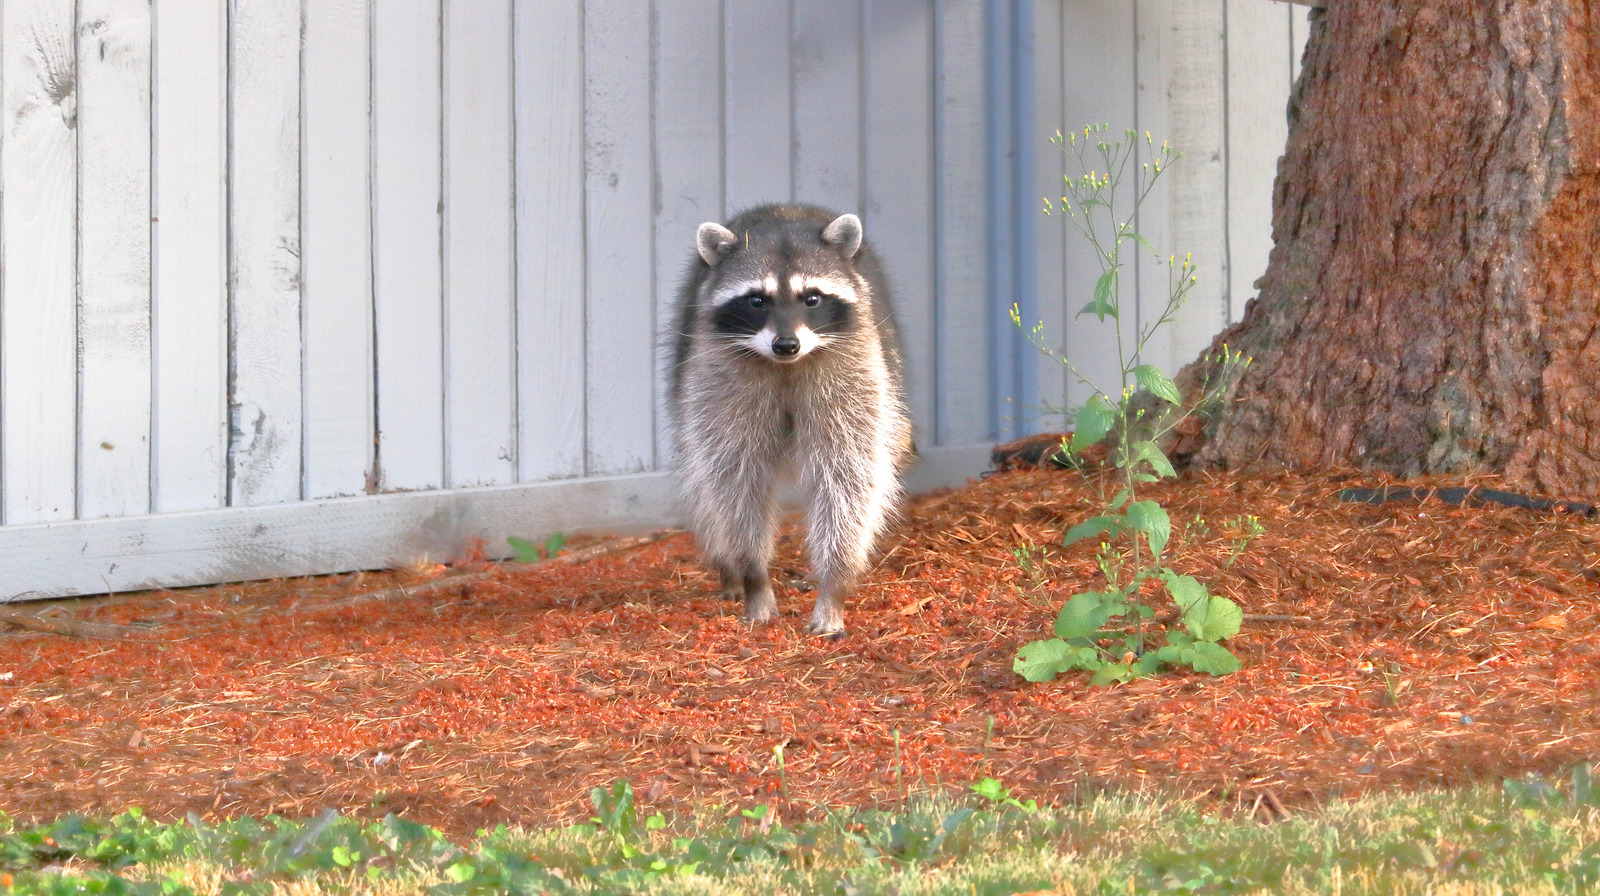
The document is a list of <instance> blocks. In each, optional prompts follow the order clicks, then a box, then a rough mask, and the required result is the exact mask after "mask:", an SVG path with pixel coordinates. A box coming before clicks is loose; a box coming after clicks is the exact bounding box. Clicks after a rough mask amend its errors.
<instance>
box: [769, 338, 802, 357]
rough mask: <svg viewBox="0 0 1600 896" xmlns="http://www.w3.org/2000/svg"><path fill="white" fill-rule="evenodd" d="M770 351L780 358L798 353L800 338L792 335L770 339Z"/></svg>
mask: <svg viewBox="0 0 1600 896" xmlns="http://www.w3.org/2000/svg"><path fill="white" fill-rule="evenodd" d="M772 353H773V354H774V355H777V356H778V357H780V358H789V357H793V356H795V355H798V354H800V340H799V339H798V338H797V337H794V336H779V337H778V338H777V339H774V340H772Z"/></svg>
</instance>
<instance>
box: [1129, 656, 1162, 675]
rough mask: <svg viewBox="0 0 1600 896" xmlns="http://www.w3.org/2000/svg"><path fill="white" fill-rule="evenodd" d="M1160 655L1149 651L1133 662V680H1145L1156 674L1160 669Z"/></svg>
mask: <svg viewBox="0 0 1600 896" xmlns="http://www.w3.org/2000/svg"><path fill="white" fill-rule="evenodd" d="M1161 663H1162V660H1161V654H1160V653H1159V652H1158V651H1154V650H1152V651H1149V652H1148V653H1146V654H1144V655H1143V656H1141V657H1139V658H1138V659H1136V660H1134V661H1133V674H1134V677H1135V678H1145V677H1148V676H1151V675H1154V674H1156V672H1158V671H1159V670H1160V669H1161Z"/></svg>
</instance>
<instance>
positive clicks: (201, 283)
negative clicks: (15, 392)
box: [151, 0, 365, 513]
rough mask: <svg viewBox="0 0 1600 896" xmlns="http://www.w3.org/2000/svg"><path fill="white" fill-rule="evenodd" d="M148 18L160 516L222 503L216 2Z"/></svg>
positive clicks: (221, 42)
mask: <svg viewBox="0 0 1600 896" xmlns="http://www.w3.org/2000/svg"><path fill="white" fill-rule="evenodd" d="M154 16H155V23H154V33H155V58H154V64H155V78H154V81H153V83H154V106H155V108H154V111H153V113H152V114H153V116H154V121H155V129H154V136H153V141H152V142H153V156H154V158H153V166H154V180H155V184H154V192H155V207H154V213H153V216H154V218H155V223H154V224H153V225H152V243H153V245H152V254H151V265H152V273H153V284H152V304H153V315H152V320H151V328H152V338H153V340H154V347H153V357H154V368H155V369H154V377H153V379H154V385H153V389H154V393H155V407H154V410H153V413H154V420H153V423H152V429H153V430H154V435H153V439H152V443H151V454H152V460H151V477H152V486H151V509H152V510H153V511H155V512H157V513H169V512H174V511H181V510H207V509H210V508H214V507H220V506H222V504H223V502H224V501H226V499H227V488H228V486H227V454H228V426H227V421H228V414H227V407H228V389H227V386H228V357H227V351H228V316H227V309H228V292H227V278H228V273H227V265H228V242H227V241H228V218H227V215H228V205H227V195H228V194H227V189H228V188H227V164H228V135H227V120H228V119H227V113H228V32H227V28H228V17H227V6H226V2H225V0H160V2H159V3H157V4H156V5H155V7H154ZM363 117H365V116H364V113H363Z"/></svg>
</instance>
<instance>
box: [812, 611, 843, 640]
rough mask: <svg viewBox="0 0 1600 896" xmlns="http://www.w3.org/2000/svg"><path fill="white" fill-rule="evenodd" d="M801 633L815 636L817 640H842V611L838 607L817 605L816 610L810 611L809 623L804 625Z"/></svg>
mask: <svg viewBox="0 0 1600 896" xmlns="http://www.w3.org/2000/svg"><path fill="white" fill-rule="evenodd" d="M802 631H804V632H805V633H806V634H808V635H816V636H817V637H819V638H833V639H838V638H843V637H844V611H843V610H841V609H839V608H838V607H830V606H825V605H823V604H821V603H818V604H817V606H816V608H815V609H813V610H812V611H811V621H810V622H807V623H806V627H805V628H804V629H802Z"/></svg>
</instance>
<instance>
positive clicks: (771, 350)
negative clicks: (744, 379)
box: [699, 215, 865, 364]
mask: <svg viewBox="0 0 1600 896" xmlns="http://www.w3.org/2000/svg"><path fill="white" fill-rule="evenodd" d="M860 247H861V221H860V219H859V218H857V217H856V216H855V215H841V216H840V217H839V218H838V219H837V220H835V221H834V222H833V223H831V224H829V225H828V226H827V227H826V228H824V229H823V230H822V231H821V233H820V234H819V233H818V232H817V231H810V232H809V233H805V232H798V233H797V232H795V231H792V230H787V229H784V230H779V231H776V232H769V233H749V234H746V235H745V237H744V238H743V239H741V238H740V237H737V236H735V235H734V234H733V232H732V231H730V230H728V229H727V228H725V227H723V226H722V225H720V224H715V223H708V224H703V225H701V228H700V233H699V249H700V254H701V257H702V258H704V259H705V260H706V262H707V263H708V264H709V265H711V267H712V277H711V278H710V279H709V280H708V282H707V284H706V287H707V292H706V293H705V294H703V295H705V305H706V306H707V308H708V321H707V322H708V324H709V326H710V329H711V332H712V335H713V337H714V338H715V339H717V340H718V341H719V342H721V343H722V344H724V345H731V346H733V347H734V348H735V349H736V350H739V351H744V352H749V353H753V354H756V355H759V356H761V357H763V358H766V359H768V360H770V361H774V362H777V363H779V364H792V363H795V362H797V361H799V360H800V359H802V358H804V357H806V356H807V355H810V354H811V353H812V352H814V351H817V350H819V349H826V348H827V346H828V343H830V342H832V341H834V340H836V339H839V338H841V337H844V336H847V335H849V334H850V333H852V332H853V331H854V330H855V329H856V327H857V325H858V318H857V308H858V305H859V303H860V302H861V300H862V299H863V298H864V297H865V296H864V295H863V294H862V292H861V290H862V289H864V287H863V286H861V285H859V284H861V282H862V281H861V279H860V278H859V277H858V276H856V273H855V269H854V265H853V264H852V259H853V258H854V256H855V254H856V252H857V251H858V250H859V249H860Z"/></svg>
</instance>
